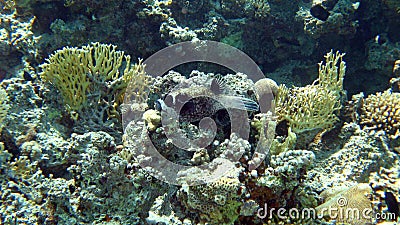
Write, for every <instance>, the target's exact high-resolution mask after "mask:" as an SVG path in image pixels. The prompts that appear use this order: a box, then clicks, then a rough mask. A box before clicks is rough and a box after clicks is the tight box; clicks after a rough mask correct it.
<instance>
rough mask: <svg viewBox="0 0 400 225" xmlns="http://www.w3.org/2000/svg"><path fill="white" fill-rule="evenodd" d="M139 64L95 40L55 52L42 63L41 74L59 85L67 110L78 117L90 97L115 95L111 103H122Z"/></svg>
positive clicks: (100, 97) (121, 52)
mask: <svg viewBox="0 0 400 225" xmlns="http://www.w3.org/2000/svg"><path fill="white" fill-rule="evenodd" d="M140 66H141V65H140V63H139V64H138V65H133V66H131V64H130V56H129V55H125V54H124V52H123V51H117V50H116V46H114V45H111V44H108V45H107V44H100V43H92V44H90V45H87V46H83V47H82V48H76V47H75V48H73V47H64V48H63V49H61V50H58V51H56V52H55V53H54V54H52V55H50V57H49V58H48V59H46V63H44V64H42V65H41V68H42V70H43V71H42V72H41V73H40V76H41V78H42V79H43V80H45V81H47V82H50V83H52V84H53V85H54V86H56V87H57V89H58V90H59V91H60V92H61V95H62V96H63V100H64V102H65V104H66V107H67V110H68V111H69V112H70V113H71V115H72V116H73V118H74V119H77V116H78V115H77V113H78V112H79V111H81V110H82V109H83V108H84V107H87V106H88V98H89V97H91V98H94V99H95V100H94V102H95V101H97V102H100V101H101V100H102V97H104V95H107V99H110V95H112V96H113V97H114V98H113V99H112V100H111V101H109V102H108V103H109V105H114V106H115V103H121V102H122V101H121V100H122V97H121V95H122V94H123V92H124V91H125V88H126V86H127V83H128V81H129V79H131V78H132V77H133V75H134V74H135V72H137V71H138V68H140ZM102 89H107V90H102ZM95 96H97V97H95Z"/></svg>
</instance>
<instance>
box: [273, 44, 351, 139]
mask: <svg viewBox="0 0 400 225" xmlns="http://www.w3.org/2000/svg"><path fill="white" fill-rule="evenodd" d="M343 56H344V54H341V53H339V52H336V53H333V51H331V52H329V53H328V54H327V55H326V56H325V58H326V62H325V64H323V63H322V62H321V63H320V64H319V78H318V79H317V80H315V81H314V83H313V84H312V85H307V86H305V87H293V88H290V89H289V88H287V87H286V86H285V85H280V86H279V88H278V94H277V96H276V98H275V102H276V114H277V116H278V121H279V122H280V121H284V120H286V121H287V122H288V123H289V127H290V128H291V129H292V131H293V132H295V133H300V132H302V131H307V130H313V129H322V130H329V129H331V128H332V127H333V125H334V123H335V122H337V121H338V117H337V116H336V115H335V113H336V112H337V111H338V110H339V109H340V108H341V96H342V94H343V78H344V75H345V69H346V65H345V62H344V61H342V58H343Z"/></svg>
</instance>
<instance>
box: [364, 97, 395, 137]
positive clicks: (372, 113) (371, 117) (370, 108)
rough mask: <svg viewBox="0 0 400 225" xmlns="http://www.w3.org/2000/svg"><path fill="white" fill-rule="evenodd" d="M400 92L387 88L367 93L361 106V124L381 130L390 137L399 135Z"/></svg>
mask: <svg viewBox="0 0 400 225" xmlns="http://www.w3.org/2000/svg"><path fill="white" fill-rule="evenodd" d="M399 102H400V93H394V92H391V91H389V90H387V91H385V92H383V93H380V92H379V93H377V94H372V95H369V96H368V97H367V98H366V99H365V101H364V103H363V106H362V108H361V111H362V112H361V116H360V118H361V124H362V125H364V126H365V127H367V128H368V129H374V130H383V131H385V132H386V134H388V135H389V137H390V138H393V139H396V138H397V137H399V136H400V132H399V128H400V104H399Z"/></svg>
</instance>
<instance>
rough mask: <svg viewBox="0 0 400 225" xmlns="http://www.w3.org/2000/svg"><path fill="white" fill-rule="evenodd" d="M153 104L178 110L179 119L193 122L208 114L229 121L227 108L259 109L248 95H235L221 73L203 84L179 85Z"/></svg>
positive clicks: (218, 121) (221, 122) (216, 119)
mask: <svg viewBox="0 0 400 225" xmlns="http://www.w3.org/2000/svg"><path fill="white" fill-rule="evenodd" d="M196 96H197V97H196ZM155 108H156V109H157V110H159V111H161V110H162V109H166V108H172V109H174V110H175V112H178V111H179V122H188V123H195V122H198V121H200V120H201V119H203V118H205V117H211V118H214V119H215V121H216V122H217V123H218V124H219V125H223V126H224V125H226V124H227V123H229V114H228V111H229V110H230V109H237V110H245V111H258V109H259V106H258V104H257V103H256V102H255V101H253V100H251V99H249V98H246V97H243V96H236V95H234V94H233V91H232V90H231V89H230V88H229V87H228V86H227V84H226V82H225V81H224V79H223V77H216V78H211V79H208V80H207V81H206V82H205V83H204V84H202V85H196V86H191V87H190V86H189V87H185V88H180V89H179V90H177V91H173V92H172V93H169V94H168V95H167V96H166V97H165V99H164V100H162V99H158V100H157V101H156V102H155Z"/></svg>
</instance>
